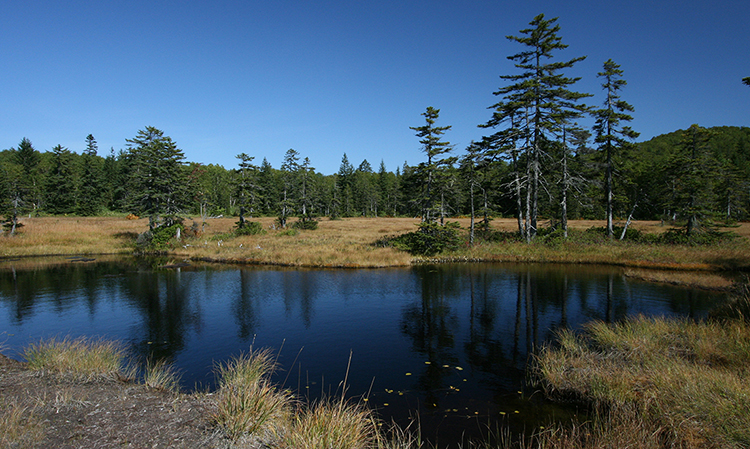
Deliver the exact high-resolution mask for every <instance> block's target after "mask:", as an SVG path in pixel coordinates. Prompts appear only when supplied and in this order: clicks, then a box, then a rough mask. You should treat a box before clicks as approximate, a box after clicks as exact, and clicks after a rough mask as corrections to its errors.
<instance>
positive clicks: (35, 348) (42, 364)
mask: <svg viewBox="0 0 750 449" xmlns="http://www.w3.org/2000/svg"><path fill="white" fill-rule="evenodd" d="M22 355H23V357H24V358H25V359H26V361H27V362H28V363H29V368H31V369H32V370H37V371H42V372H44V371H53V372H58V373H65V374H71V375H73V376H74V377H76V378H79V379H81V380H85V381H88V380H93V379H96V378H113V379H132V378H134V373H135V370H134V368H133V367H132V366H131V365H129V364H128V363H127V361H126V356H127V354H126V351H125V349H123V347H122V346H121V345H120V344H119V343H117V342H112V341H106V340H102V339H90V338H85V337H81V338H76V339H70V338H68V337H66V338H64V339H62V340H60V339H58V338H51V339H49V340H43V341H40V342H39V343H34V344H31V345H29V347H27V348H26V349H25V350H24V351H23V354H22Z"/></svg>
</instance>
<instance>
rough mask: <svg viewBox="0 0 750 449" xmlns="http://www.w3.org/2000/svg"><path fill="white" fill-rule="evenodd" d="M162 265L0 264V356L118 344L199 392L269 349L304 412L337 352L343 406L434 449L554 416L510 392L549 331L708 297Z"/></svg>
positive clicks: (586, 286) (503, 269)
mask: <svg viewBox="0 0 750 449" xmlns="http://www.w3.org/2000/svg"><path fill="white" fill-rule="evenodd" d="M170 264H173V262H172V261H169V260H167V259H156V260H154V259H133V260H124V259H117V260H111V261H107V262H96V263H93V262H89V263H80V262H76V261H71V260H64V259H62V260H61V261H59V263H57V265H53V266H48V267H46V268H36V267H33V266H30V264H29V263H28V262H23V263H22V262H15V261H4V262H0V332H1V331H5V334H3V335H2V338H3V339H5V342H4V344H5V346H6V347H9V348H11V349H13V350H18V349H20V348H22V347H23V346H25V345H27V344H28V343H29V342H30V341H34V340H38V339H39V338H45V337H51V336H55V335H70V336H73V337H76V336H80V335H95V336H102V337H106V338H111V339H118V340H122V341H125V342H128V343H130V344H131V346H132V349H133V351H134V352H135V353H136V354H137V356H138V357H140V358H141V359H145V358H148V357H151V358H166V359H168V360H172V361H174V362H175V364H176V365H177V368H178V369H179V370H181V371H182V373H183V382H184V386H185V387H186V388H192V387H194V386H195V385H196V384H198V385H204V386H209V387H210V385H211V383H212V382H213V374H212V369H213V367H214V366H215V363H216V362H217V361H223V360H226V359H228V358H229V357H232V356H235V355H237V354H238V353H240V352H242V351H247V350H248V349H249V346H250V345H251V344H252V345H255V346H256V347H271V348H273V349H275V350H276V351H277V352H279V363H280V364H281V370H280V372H279V375H278V376H277V380H278V382H284V381H285V380H288V382H287V384H286V387H290V388H294V389H297V388H299V389H300V390H303V391H305V392H307V396H308V397H309V398H311V399H313V400H314V399H315V398H316V397H317V396H319V395H320V394H321V392H323V393H335V392H337V391H341V388H342V386H341V385H340V381H341V380H343V378H344V375H345V373H346V372H347V369H349V368H348V367H347V361H348V356H349V354H350V352H351V353H352V354H353V359H352V365H351V367H350V368H351V369H350V370H349V378H348V380H349V384H348V385H347V387H348V390H347V391H348V393H349V394H350V395H352V396H355V397H361V396H362V395H365V394H367V395H369V396H368V398H369V403H370V404H372V405H373V406H374V407H376V408H378V410H379V411H380V413H381V416H382V417H383V418H384V419H385V420H386V421H388V420H390V419H395V420H396V421H398V422H399V423H401V424H407V423H408V422H409V419H410V418H413V417H414V415H415V414H417V413H418V414H419V417H420V421H421V423H422V426H423V430H424V432H425V433H424V435H425V436H427V435H441V437H440V438H441V441H443V442H447V441H453V440H455V439H456V438H460V436H461V434H470V433H471V432H478V431H480V429H486V426H487V424H491V423H493V422H495V421H496V420H498V419H499V420H500V421H501V422H502V423H505V424H509V425H510V426H511V427H512V428H514V429H516V430H520V429H527V430H531V429H533V428H534V427H535V426H537V425H539V424H540V423H541V422H544V420H545V419H546V417H548V416H551V415H553V414H554V415H556V416H558V417H559V416H564V413H565V411H564V410H561V409H558V408H553V407H552V406H551V405H550V404H546V403H544V402H543V401H541V400H538V399H541V395H536V396H534V397H533V399H532V400H529V399H528V397H529V395H530V393H532V391H531V390H529V389H527V387H526V386H525V382H526V371H525V369H526V364H527V361H528V358H529V354H530V353H532V352H533V350H534V348H537V347H539V345H542V344H545V343H546V342H548V341H550V339H551V338H552V336H553V335H554V333H555V332H556V330H558V329H561V328H578V327H580V326H582V325H583V324H584V323H586V322H589V321H591V320H594V319H599V320H605V321H609V322H611V321H617V320H620V319H623V318H624V317H626V316H629V315H636V314H656V315H680V316H689V317H701V316H704V315H705V314H706V313H707V311H708V310H709V308H710V307H711V306H713V305H715V304H718V303H720V302H721V301H722V298H723V295H721V294H716V293H707V292H700V291H693V290H687V289H680V288H675V287H672V286H665V285H654V284H647V283H643V282H637V281H632V280H629V279H627V278H625V277H623V276H622V273H621V272H620V270H618V269H616V268H601V267H595V266H575V265H568V266H555V265H492V264H464V265H436V266H432V265H420V266H415V267H411V268H404V269H383V270H296V269H285V268H272V267H247V266H242V267H236V266H209V265H191V266H182V265H170ZM165 265H167V266H172V268H164V266H165ZM0 342H2V340H0ZM282 347H283V349H282ZM303 348H304V350H303ZM409 374H410V375H409ZM326 379H327V380H326ZM519 392H520V393H519ZM516 412H518V413H516ZM467 417H468V418H470V419H467ZM472 429H473V430H472Z"/></svg>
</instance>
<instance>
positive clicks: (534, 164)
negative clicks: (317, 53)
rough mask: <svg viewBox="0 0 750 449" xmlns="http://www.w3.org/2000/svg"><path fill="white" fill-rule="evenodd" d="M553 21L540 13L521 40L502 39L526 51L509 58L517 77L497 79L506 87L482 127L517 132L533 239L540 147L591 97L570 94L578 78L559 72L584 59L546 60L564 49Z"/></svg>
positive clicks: (528, 235) (529, 234)
mask: <svg viewBox="0 0 750 449" xmlns="http://www.w3.org/2000/svg"><path fill="white" fill-rule="evenodd" d="M556 21H557V18H554V19H550V20H545V18H544V14H540V15H538V16H536V17H535V18H534V19H533V20H532V21H531V22H530V23H529V24H530V25H531V27H530V28H526V29H523V30H521V31H520V33H521V36H507V38H508V39H509V40H511V41H514V42H517V43H519V44H521V45H524V46H525V47H526V50H524V51H522V52H520V53H517V54H515V55H512V56H509V57H508V59H510V60H512V61H515V67H516V68H518V69H520V70H521V73H520V74H517V75H501V76H500V78H502V79H504V80H507V81H509V82H510V83H511V84H509V85H507V86H505V87H502V88H500V89H499V90H498V91H497V92H494V94H495V95H496V96H500V97H502V100H501V101H500V102H498V103H496V104H495V105H493V106H492V108H493V109H494V110H495V112H494V114H493V117H492V119H491V120H490V121H489V122H488V123H487V124H486V125H485V126H497V125H498V124H500V123H503V122H507V121H510V122H511V127H512V128H515V129H517V134H516V135H515V136H514V137H517V138H520V139H521V140H522V141H524V140H525V142H526V143H525V145H524V149H525V153H526V155H525V159H526V161H527V176H528V187H527V195H526V198H527V200H526V219H527V221H528V226H526V238H527V240H531V239H532V238H534V236H535V235H536V232H537V219H538V214H539V190H540V182H541V177H542V166H541V163H542V153H543V152H544V151H545V147H544V145H545V143H546V142H550V141H554V140H556V139H557V138H559V137H560V136H561V134H562V130H563V128H564V127H565V126H566V124H568V122H569V121H571V120H573V119H575V118H576V117H579V116H580V115H581V114H582V113H583V112H584V111H585V110H586V106H585V105H583V104H580V103H578V100H580V99H582V98H585V97H588V96H590V95H588V94H584V93H579V92H574V91H572V90H569V87H570V86H572V85H573V84H575V83H576V82H577V81H578V80H579V79H580V78H568V77H566V76H564V75H563V74H562V73H560V72H561V71H562V70H563V69H568V68H570V67H573V65H574V64H575V63H577V62H579V61H582V60H583V59H585V58H586V57H585V56H581V57H577V58H574V59H570V60H568V61H560V62H547V60H549V59H552V58H553V57H554V52H555V51H558V50H563V49H565V48H567V47H568V46H567V45H565V44H563V43H562V39H561V38H560V37H559V36H558V32H559V31H560V26H559V25H556V24H555V22H556Z"/></svg>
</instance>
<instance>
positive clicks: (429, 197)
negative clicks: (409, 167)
mask: <svg viewBox="0 0 750 449" xmlns="http://www.w3.org/2000/svg"><path fill="white" fill-rule="evenodd" d="M439 115H440V109H435V108H433V107H432V106H429V107H428V108H427V110H426V111H425V112H424V113H422V116H424V118H425V122H426V123H425V124H424V125H422V126H417V127H411V126H410V127H409V129H412V130H414V131H416V132H417V133H416V136H417V137H419V138H420V141H419V143H421V144H422V151H424V153H425V155H426V156H427V162H423V163H421V164H419V171H420V173H421V174H422V176H423V181H424V190H423V192H422V198H421V200H420V203H421V208H422V221H426V222H430V221H432V220H434V219H435V212H434V210H433V209H434V206H435V192H434V190H433V183H434V182H435V181H436V178H437V172H438V170H440V169H441V168H443V167H445V166H447V165H449V164H450V163H452V162H453V161H454V159H445V158H444V157H443V155H444V154H446V153H448V152H450V151H451V150H452V149H453V147H452V146H451V143H450V142H444V141H442V140H441V136H442V135H443V134H444V133H445V131H448V130H449V129H451V127H450V126H435V122H436V121H437V119H438V116H439Z"/></svg>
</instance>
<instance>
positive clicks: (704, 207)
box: [668, 124, 719, 236]
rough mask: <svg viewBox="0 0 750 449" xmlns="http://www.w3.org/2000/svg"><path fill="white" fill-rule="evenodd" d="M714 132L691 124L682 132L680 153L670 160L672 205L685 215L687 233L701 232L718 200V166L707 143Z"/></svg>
mask: <svg viewBox="0 0 750 449" xmlns="http://www.w3.org/2000/svg"><path fill="white" fill-rule="evenodd" d="M710 137H711V132H710V131H709V130H707V129H706V128H703V127H701V126H698V125H695V124H694V125H691V126H690V128H688V129H686V130H685V131H683V132H682V136H681V139H680V143H679V147H678V149H677V152H676V153H675V154H674V155H673V156H672V158H671V159H670V161H669V163H668V173H669V175H670V185H671V187H672V192H671V203H672V204H671V205H672V208H673V210H676V211H679V212H680V213H681V215H682V216H683V217H684V218H685V220H686V223H685V232H686V234H687V235H688V236H691V235H692V234H694V233H695V232H697V231H699V230H700V229H701V228H702V227H703V225H704V224H705V223H704V219H705V218H707V217H710V216H711V215H712V211H713V206H714V205H715V203H716V184H717V182H718V180H717V174H718V173H719V165H718V162H717V160H716V158H715V157H714V156H713V154H711V149H710V147H709V145H708V142H709V139H710Z"/></svg>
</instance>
